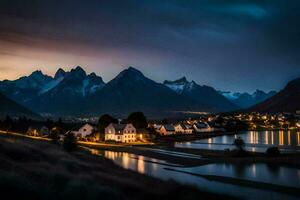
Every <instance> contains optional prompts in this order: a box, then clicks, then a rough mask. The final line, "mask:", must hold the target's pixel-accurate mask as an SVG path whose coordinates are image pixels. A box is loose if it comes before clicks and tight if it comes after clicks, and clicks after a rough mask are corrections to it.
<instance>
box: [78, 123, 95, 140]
mask: <svg viewBox="0 0 300 200" xmlns="http://www.w3.org/2000/svg"><path fill="white" fill-rule="evenodd" d="M94 131H95V128H94V126H92V125H90V124H85V125H83V126H82V127H80V128H79V129H78V130H77V129H76V130H74V131H72V133H73V134H74V135H75V136H76V137H82V138H85V137H86V136H88V135H91V134H92V133H93V132H94Z"/></svg>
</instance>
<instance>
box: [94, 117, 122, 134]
mask: <svg viewBox="0 0 300 200" xmlns="http://www.w3.org/2000/svg"><path fill="white" fill-rule="evenodd" d="M110 123H118V120H117V119H115V118H113V117H112V116H110V115H108V114H104V115H102V116H101V117H100V118H99V120H98V130H99V132H100V133H104V129H105V128H106V127H107V126H108V125H109V124H110Z"/></svg>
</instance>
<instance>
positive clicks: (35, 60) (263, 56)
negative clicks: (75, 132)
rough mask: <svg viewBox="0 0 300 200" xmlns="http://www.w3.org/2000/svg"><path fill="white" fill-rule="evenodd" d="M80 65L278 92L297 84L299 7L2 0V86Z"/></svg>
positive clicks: (177, 0) (106, 75)
mask: <svg viewBox="0 0 300 200" xmlns="http://www.w3.org/2000/svg"><path fill="white" fill-rule="evenodd" d="M77 65H80V66H82V67H84V68H85V69H86V71H87V72H93V71H95V72H96V73H97V74H98V75H100V76H102V77H103V79H104V80H105V81H109V80H111V79H112V78H113V77H114V76H116V75H117V73H119V72H120V71H121V70H123V69H124V68H126V67H127V66H129V65H131V66H134V67H136V68H137V69H139V70H141V71H142V72H143V73H144V74H145V75H146V76H148V77H149V78H151V79H154V80H155V81H158V82H162V81H163V80H165V79H171V80H172V79H177V78H180V77H182V76H186V77H187V78H188V79H189V80H195V81H196V82H198V83H199V84H207V85H211V86H213V87H215V88H216V89H220V90H232V91H249V92H253V91H254V90H255V89H257V88H259V89H263V90H273V89H275V90H279V89H281V88H282V87H283V86H284V84H286V83H287V81H288V80H290V79H292V78H295V77H300V1H299V0H288V1H285V0H257V1H255V0H251V1H247V0H240V1H238V0H230V1H229V0H193V1H192V0H174V1H166V0H161V1H156V0H135V1H133V0H127V1H125V0H119V1H117V0H105V1H104V0H103V1H101V0H97V1H96V0H88V1H83V0H82V1H79V0H69V1H68V0H65V1H63V0H51V1H50V0H1V1H0V79H1V80H3V79H15V78H17V77H19V76H21V75H28V74H30V72H32V71H33V70H36V69H41V70H42V71H43V72H45V73H48V74H50V75H53V73H55V71H56V70H57V68H59V67H62V68H64V69H70V68H72V67H74V66H77Z"/></svg>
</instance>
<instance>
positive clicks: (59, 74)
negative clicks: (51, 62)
mask: <svg viewBox="0 0 300 200" xmlns="http://www.w3.org/2000/svg"><path fill="white" fill-rule="evenodd" d="M65 75H66V72H65V70H63V69H62V68H59V69H58V70H57V71H56V73H55V75H54V79H59V78H61V77H64V76H65Z"/></svg>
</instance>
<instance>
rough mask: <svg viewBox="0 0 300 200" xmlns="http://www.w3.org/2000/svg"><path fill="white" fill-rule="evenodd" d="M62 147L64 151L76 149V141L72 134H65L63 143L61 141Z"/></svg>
mask: <svg viewBox="0 0 300 200" xmlns="http://www.w3.org/2000/svg"><path fill="white" fill-rule="evenodd" d="M63 147H64V149H65V150H66V151H69V152H71V151H74V150H76V148H77V139H76V137H75V136H74V134H73V133H67V134H66V136H65V138H64V141H63Z"/></svg>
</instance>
